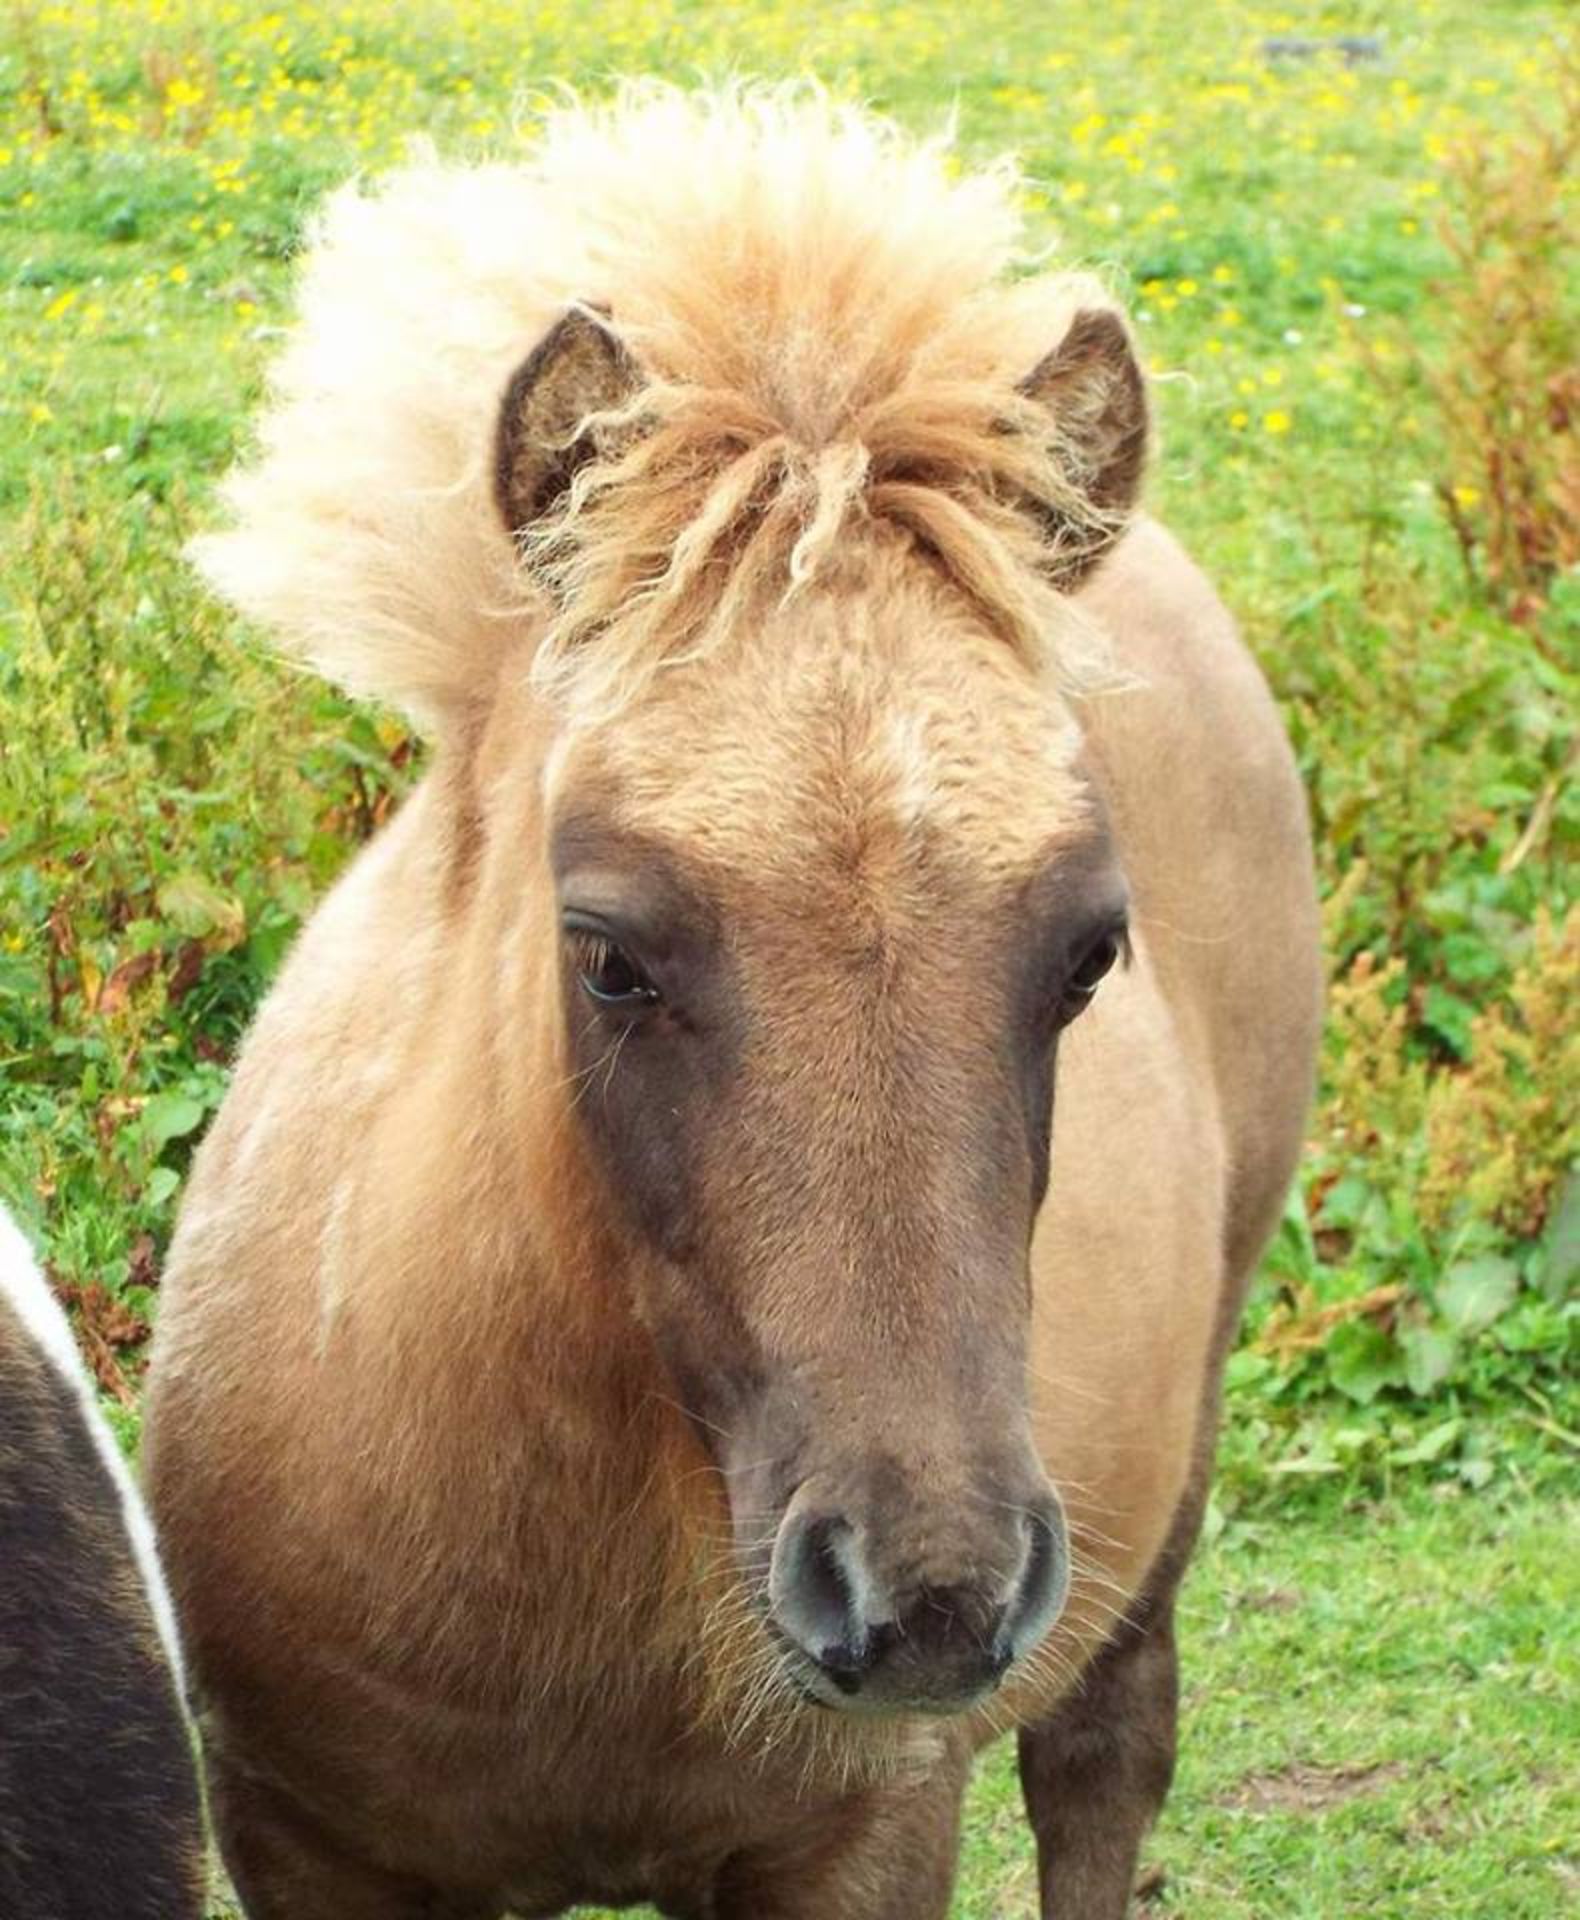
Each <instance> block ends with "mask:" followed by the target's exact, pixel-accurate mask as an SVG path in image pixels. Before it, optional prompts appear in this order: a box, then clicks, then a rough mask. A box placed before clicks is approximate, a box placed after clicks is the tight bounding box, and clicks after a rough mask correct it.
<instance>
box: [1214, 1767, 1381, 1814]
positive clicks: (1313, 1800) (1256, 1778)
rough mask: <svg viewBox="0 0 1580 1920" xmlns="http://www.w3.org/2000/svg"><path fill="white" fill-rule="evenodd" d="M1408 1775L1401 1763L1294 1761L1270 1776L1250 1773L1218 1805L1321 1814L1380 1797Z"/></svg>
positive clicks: (1263, 1811) (1222, 1795)
mask: <svg viewBox="0 0 1580 1920" xmlns="http://www.w3.org/2000/svg"><path fill="white" fill-rule="evenodd" d="M1404 1772H1405V1768H1404V1767H1403V1766H1402V1765H1401V1764H1400V1763H1399V1762H1398V1761H1389V1762H1386V1763H1380V1764H1378V1765H1376V1766H1360V1767H1312V1766H1307V1765H1306V1764H1305V1763H1304V1762H1303V1761H1299V1760H1296V1761H1292V1762H1291V1763H1290V1765H1288V1766H1287V1767H1279V1768H1277V1769H1275V1770H1274V1771H1272V1772H1270V1773H1251V1774H1247V1775H1246V1777H1245V1779H1243V1780H1242V1781H1240V1782H1239V1783H1238V1785H1236V1786H1233V1787H1231V1788H1230V1789H1229V1791H1228V1792H1227V1793H1224V1794H1220V1795H1219V1798H1218V1804H1219V1805H1220V1806H1223V1807H1235V1808H1238V1809H1241V1810H1243V1811H1245V1812H1248V1813H1321V1812H1323V1811H1324V1810H1325V1809H1326V1808H1328V1807H1339V1806H1343V1805H1344V1803H1345V1802H1346V1801H1347V1800H1359V1799H1361V1798H1363V1797H1364V1796H1365V1795H1366V1794H1369V1793H1380V1792H1381V1791H1382V1789H1383V1788H1384V1787H1386V1786H1387V1785H1388V1784H1389V1783H1390V1782H1391V1781H1394V1780H1397V1779H1399V1778H1400V1776H1401V1775H1402V1774H1403V1773H1404Z"/></svg>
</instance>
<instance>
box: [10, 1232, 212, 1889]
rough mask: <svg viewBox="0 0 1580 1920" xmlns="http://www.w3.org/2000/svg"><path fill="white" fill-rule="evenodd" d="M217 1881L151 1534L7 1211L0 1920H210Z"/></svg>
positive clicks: (66, 1332) (58, 1313)
mask: <svg viewBox="0 0 1580 1920" xmlns="http://www.w3.org/2000/svg"><path fill="white" fill-rule="evenodd" d="M207 1878H208V1875H207V1862H206V1859H205V1849H204V1836H203V1821H202V1814H201V1811H200V1808H199V1804H198V1781H197V1772H196V1769H195V1767H194V1765H193V1753H192V1746H191V1740H190V1733H189V1728H188V1725H187V1721H186V1718H185V1716H184V1714H183V1713H182V1711H181V1649H180V1644H179V1642H178V1639H177V1636H176V1627H175V1618H174V1614H173V1612H172V1610H171V1605H170V1596H169V1594H168V1592H167V1591H166V1588H165V1582H164V1578H163V1576H162V1574H161V1573H160V1570H159V1558H158V1555H157V1553H156V1552H155V1548H154V1536H153V1529H152V1528H151V1526H150V1525H149V1521H148V1514H147V1512H146V1511H145V1509H144V1507H143V1503H142V1500H141V1499H140V1497H139V1495H138V1492H137V1489H136V1487H135V1485H134V1484H133V1482H132V1479H131V1476H130V1474H129V1473H128V1472H127V1468H126V1463H125V1461H124V1460H123V1459H122V1458H121V1454H120V1450H119V1448H118V1447H117V1446H116V1444H115V1438H114V1435H113V1434H112V1433H111V1432H110V1429H109V1427H108V1426H107V1425H106V1424H105V1421H104V1417H103V1415H102V1414H101V1413H100V1412H99V1409H98V1404H97V1402H96V1400H95V1398H94V1392H93V1387H92V1385H91V1383H90V1382H89V1380H88V1377H87V1374H86V1373H85V1372H84V1370H83V1365H82V1361H81V1359H80V1358H79V1356H78V1353H77V1348H76V1342H75V1340H74V1339H73V1337H72V1332H71V1328H70V1326H69V1325H68V1323H67V1320H66V1316H65V1314H64V1312H63V1311H62V1310H61V1306H60V1303H59V1301H58V1300H56V1298H55V1296H54V1294H53V1293H52V1292H51V1291H50V1287H49V1283H48V1281H47V1280H46V1279H45V1278H44V1275H43V1273H42V1271H41V1270H40V1268H39V1266H38V1263H37V1262H36V1261H35V1260H34V1258H33V1252H32V1249H31V1247H29V1245H28V1243H27V1241H26V1239H25V1238H24V1237H23V1234H22V1230H21V1228H20V1227H18V1226H17V1224H16V1223H15V1221H13V1220H12V1218H11V1216H10V1214H9V1213H7V1212H6V1210H5V1208H4V1207H3V1206H0V1916H4V1920H199V1916H200V1915H201V1913H202V1911H203V1893H204V1889H205V1886H206V1884H207Z"/></svg>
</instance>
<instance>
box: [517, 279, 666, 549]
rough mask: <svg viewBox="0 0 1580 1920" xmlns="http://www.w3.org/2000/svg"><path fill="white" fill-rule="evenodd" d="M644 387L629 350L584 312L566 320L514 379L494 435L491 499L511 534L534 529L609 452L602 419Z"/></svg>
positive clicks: (573, 310) (576, 310) (572, 312)
mask: <svg viewBox="0 0 1580 1920" xmlns="http://www.w3.org/2000/svg"><path fill="white" fill-rule="evenodd" d="M641 385H642V372H641V369H640V368H639V367H638V365H637V363H636V361H635V360H634V359H633V358H632V356H631V354H630V352H629V350H628V349H627V348H626V346H625V345H624V343H623V342H622V341H621V340H620V338H619V337H618V335H616V334H615V332H614V331H613V329H612V328H611V327H609V326H608V325H607V324H606V323H605V321H604V320H603V319H601V318H600V316H599V315H598V314H596V313H594V312H592V311H591V310H590V309H588V308H587V307H570V308H567V310H566V311H565V312H564V313H563V314H561V316H560V318H559V319H558V320H556V321H555V323H554V325H553V326H552V327H550V329H549V330H548V332H547V333H546V334H545V335H544V336H543V338H542V339H541V340H540V341H539V342H538V344H537V345H536V346H535V347H534V348H533V349H532V351H531V353H529V354H528V355H527V357H526V359H525V360H523V361H522V363H521V365H520V366H519V367H517V369H516V371H515V372H514V373H513V374H512V375H511V377H510V384H509V386H507V387H506V389H505V397H504V399H503V400H502V401H501V402H500V407H499V423H498V426H497V427H496V428H495V431H494V498H495V500H496V501H497V502H498V505H499V512H500V516H501V518H502V519H503V520H504V523H505V526H506V528H507V529H508V530H509V531H510V532H511V533H520V532H521V531H522V529H523V528H526V527H530V526H532V525H534V524H535V523H536V522H537V521H538V520H540V519H542V517H543V515H544V514H545V513H547V512H548V510H549V509H550V508H551V507H552V506H553V505H554V503H555V501H556V500H558V499H559V498H560V496H561V495H562V494H563V493H564V492H565V489H566V488H567V487H568V486H569V485H570V484H571V481H572V480H574V479H575V477H576V473H577V469H578V468H580V467H581V466H582V465H584V464H585V462H587V461H588V460H590V459H592V458H593V457H594V456H595V455H598V454H601V453H605V452H607V451H608V448H609V445H610V440H611V436H610V434H609V431H608V429H607V427H606V426H602V425H600V421H599V416H600V415H607V414H610V413H615V412H618V411H619V409H621V408H622V407H624V406H625V405H626V403H627V402H628V401H629V400H630V398H631V396H632V395H633V394H634V393H635V392H636V391H637V390H638V389H639V388H640V387H641Z"/></svg>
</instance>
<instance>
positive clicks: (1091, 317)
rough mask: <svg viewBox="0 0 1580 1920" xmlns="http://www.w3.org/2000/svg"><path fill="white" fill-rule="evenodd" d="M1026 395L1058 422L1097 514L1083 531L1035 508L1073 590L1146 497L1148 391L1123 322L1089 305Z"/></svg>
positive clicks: (1068, 466)
mask: <svg viewBox="0 0 1580 1920" xmlns="http://www.w3.org/2000/svg"><path fill="white" fill-rule="evenodd" d="M1020 392H1021V393H1022V394H1023V395H1024V396H1025V398H1026V399H1028V400H1031V401H1033V402H1035V403H1036V404H1037V405H1038V406H1041V407H1043V408H1045V409H1046V410H1047V411H1048V413H1050V414H1051V415H1052V416H1053V420H1054V425H1055V429H1056V433H1057V447H1058V455H1059V461H1060V464H1061V466H1063V468H1064V469H1065V473H1066V477H1067V478H1068V479H1069V480H1070V482H1071V483H1072V484H1073V485H1074V487H1075V488H1076V490H1077V491H1078V492H1079V494H1080V495H1081V497H1082V499H1083V500H1084V501H1085V502H1086V503H1087V505H1088V506H1089V508H1090V509H1091V519H1090V521H1089V522H1088V524H1087V525H1085V526H1079V527H1077V526H1072V525H1070V524H1069V517H1068V516H1067V515H1065V514H1061V513H1059V512H1058V511H1057V510H1056V509H1055V507H1054V506H1053V505H1052V503H1051V502H1047V501H1040V500H1039V501H1035V502H1033V506H1034V508H1035V511H1036V512H1037V514H1038V517H1039V518H1040V519H1041V520H1042V521H1043V522H1044V523H1045V525H1046V527H1047V531H1048V535H1049V556H1050V564H1051V566H1052V568H1053V571H1054V574H1055V577H1056V578H1057V580H1058V582H1059V585H1060V586H1061V587H1065V588H1068V587H1071V586H1074V585H1075V584H1076V582H1077V581H1079V580H1080V579H1081V578H1082V577H1083V576H1084V575H1085V574H1087V573H1088V572H1090V570H1091V569H1092V567H1093V566H1095V565H1096V563H1097V562H1098V560H1100V559H1101V558H1102V556H1103V554H1104V553H1106V552H1107V551H1108V549H1109V547H1111V546H1112V545H1113V543H1114V541H1115V540H1116V539H1117V538H1118V537H1119V535H1120V533H1122V532H1123V531H1124V525H1125V521H1126V519H1127V518H1128V516H1129V514H1130V511H1131V509H1132V508H1133V507H1134V506H1135V503H1136V497H1137V495H1138V494H1139V493H1140V491H1141V472H1142V467H1143V465H1144V464H1145V460H1146V451H1147V390H1146V382H1145V380H1144V379H1143V377H1142V373H1141V368H1140V366H1139V364H1138V363H1137V360H1136V355H1135V350H1134V348H1133V347H1132V346H1131V344H1130V336H1129V334H1128V333H1127V332H1126V330H1125V323H1124V321H1123V320H1121V319H1120V317H1119V315H1118V314H1117V313H1114V312H1112V311H1110V310H1108V309H1106V308H1100V307H1083V308H1082V309H1081V310H1080V311H1079V312H1078V313H1077V314H1076V316H1075V318H1074V319H1073V320H1072V321H1071V322H1070V326H1069V331H1068V332H1067V333H1066V334H1065V336H1064V338H1063V339H1062V340H1061V341H1060V342H1059V344H1058V345H1057V346H1056V347H1055V348H1054V349H1053V351H1052V352H1051V353H1048V354H1045V355H1044V356H1043V358H1042V359H1041V360H1039V361H1038V362H1037V364H1036V366H1034V367H1033V368H1032V370H1031V372H1030V373H1028V374H1027V375H1026V377H1025V379H1023V380H1022V381H1021V382H1020Z"/></svg>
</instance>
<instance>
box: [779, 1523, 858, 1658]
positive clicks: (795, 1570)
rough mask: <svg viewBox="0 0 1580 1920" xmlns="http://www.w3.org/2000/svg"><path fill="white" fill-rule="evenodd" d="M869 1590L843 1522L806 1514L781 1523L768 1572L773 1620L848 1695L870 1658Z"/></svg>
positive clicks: (847, 1526)
mask: <svg viewBox="0 0 1580 1920" xmlns="http://www.w3.org/2000/svg"><path fill="white" fill-rule="evenodd" d="M869 1587H870V1581H869V1580H868V1579H867V1577H866V1574H865V1571H864V1568H863V1564H862V1558H861V1550H860V1547H859V1546H858V1544H857V1541H856V1535H855V1531H854V1529H853V1528H852V1527H851V1526H850V1524H849V1522H848V1521H845V1520H842V1519H840V1518H838V1517H837V1516H834V1517H822V1518H816V1519H810V1518H808V1517H806V1516H805V1515H792V1516H791V1517H790V1518H788V1519H787V1520H786V1521H785V1523H784V1525H783V1526H782V1527H781V1528H780V1531H779V1538H778V1539H777V1540H776V1541H775V1543H774V1553H773V1561H772V1564H771V1565H770V1567H769V1572H768V1598H769V1601H770V1604H771V1606H772V1608H773V1614H774V1618H775V1620H776V1621H777V1622H778V1624H779V1626H780V1628H781V1629H782V1630H783V1631H784V1632H785V1633H786V1634H787V1635H788V1636H789V1637H790V1639H791V1640H793V1641H794V1642H795V1643H796V1645H797V1646H798V1647H800V1648H801V1650H802V1652H803V1653H807V1654H810V1655H811V1657H812V1658H813V1659H814V1660H815V1661H816V1662H817V1663H818V1665H819V1666H820V1667H822V1668H823V1669H824V1670H825V1671H826V1672H827V1673H828V1674H829V1675H830V1677H831V1678H832V1679H833V1680H834V1682H835V1684H836V1685H837V1686H839V1687H841V1688H842V1689H843V1690H845V1691H847V1692H850V1691H854V1689H855V1686H856V1684H857V1682H858V1681H859V1680H860V1677H861V1675H862V1674H864V1673H865V1672H866V1671H867V1669H868V1668H869V1667H870V1666H871V1665H872V1663H873V1660H874V1658H875V1647H874V1641H873V1635H872V1632H871V1629H870V1625H869V1613H868V1605H867V1603H868V1601H869V1599H870V1594H869V1591H868V1590H869Z"/></svg>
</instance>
